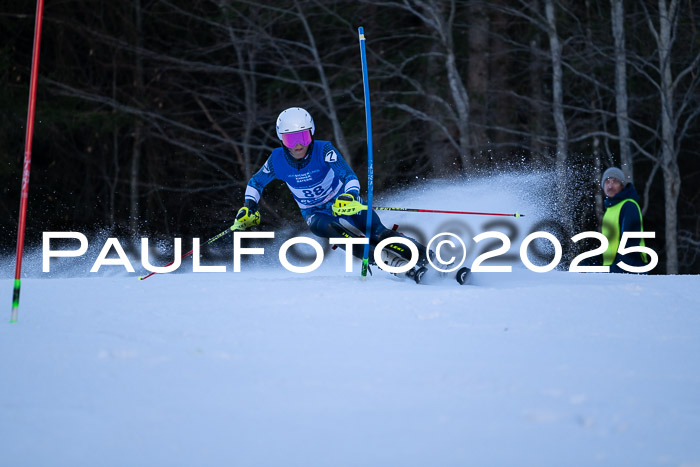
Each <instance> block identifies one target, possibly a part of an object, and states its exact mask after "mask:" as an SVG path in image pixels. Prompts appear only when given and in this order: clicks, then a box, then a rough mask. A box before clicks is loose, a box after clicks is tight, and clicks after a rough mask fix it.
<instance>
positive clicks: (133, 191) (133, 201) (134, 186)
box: [129, 0, 143, 235]
mask: <svg viewBox="0 0 700 467" xmlns="http://www.w3.org/2000/svg"><path fill="white" fill-rule="evenodd" d="M134 13H135V15H134V16H135V20H136V31H135V40H136V44H137V49H136V50H135V51H134V53H135V54H136V57H135V63H134V88H135V89H134V97H135V98H136V99H137V104H138V103H140V100H138V96H140V95H141V93H142V92H143V60H142V58H141V49H142V48H143V44H142V42H143V39H142V34H141V33H142V30H143V27H142V24H143V23H142V19H143V15H142V11H141V0H134ZM133 138H134V139H133V149H132V154H131V173H130V176H129V207H130V209H129V230H130V231H131V233H132V234H133V235H136V234H138V230H139V178H140V177H139V169H140V166H141V154H142V151H143V122H141V120H140V119H137V120H136V122H135V128H134V133H133Z"/></svg>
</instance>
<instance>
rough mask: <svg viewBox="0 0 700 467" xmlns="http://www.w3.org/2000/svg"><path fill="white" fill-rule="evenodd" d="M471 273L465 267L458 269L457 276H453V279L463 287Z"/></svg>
mask: <svg viewBox="0 0 700 467" xmlns="http://www.w3.org/2000/svg"><path fill="white" fill-rule="evenodd" d="M471 272H472V270H471V269H469V268H468V267H466V266H465V267H463V268H460V269H459V271H457V274H456V275H455V279H457V282H459V283H460V285H464V284H466V283H467V281H468V280H469V275H470V274H471Z"/></svg>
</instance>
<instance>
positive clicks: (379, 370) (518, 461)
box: [0, 175, 700, 466]
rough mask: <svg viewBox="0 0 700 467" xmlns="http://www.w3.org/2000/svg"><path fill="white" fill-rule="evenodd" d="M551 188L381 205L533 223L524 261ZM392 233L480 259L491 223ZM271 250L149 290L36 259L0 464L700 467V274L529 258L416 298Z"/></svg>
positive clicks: (414, 197) (1, 419) (14, 327)
mask: <svg viewBox="0 0 700 467" xmlns="http://www.w3.org/2000/svg"><path fill="white" fill-rule="evenodd" d="M544 182H545V180H543V179H542V177H541V176H537V175H532V176H530V177H520V178H517V177H515V178H514V179H508V177H499V178H497V179H495V180H473V181H469V182H463V183H461V184H457V183H456V184H453V185H449V186H444V185H435V184H433V185H431V184H427V187H426V188H424V189H421V190H412V191H404V192H401V193H395V194H394V195H391V196H386V198H385V199H377V200H376V201H375V202H376V204H378V205H389V206H391V205H396V206H405V207H416V208H427V209H433V208H435V209H459V210H480V211H488V210H499V211H506V212H507V211H515V210H518V211H520V212H522V213H525V214H527V217H525V218H521V219H518V220H515V219H513V220H510V221H509V222H511V221H512V222H520V221H522V222H520V223H519V224H516V225H517V227H512V228H511V229H510V232H509V234H513V235H514V237H517V238H513V239H512V240H513V243H512V245H513V246H512V251H513V252H515V253H516V254H517V251H518V248H519V242H520V240H522V238H523V237H524V236H525V235H526V234H527V233H529V229H531V228H532V227H533V226H534V225H536V224H537V223H538V222H540V221H542V220H543V219H546V218H547V216H551V213H550V212H548V211H547V209H546V203H544V202H543V196H542V192H541V187H542V186H543V185H545V183H544ZM487 189H488V190H487ZM494 191H495V192H497V193H498V196H485V195H484V194H483V193H484V192H488V193H493V192H494ZM545 198H546V197H545ZM380 215H381V217H382V219H383V220H384V221H385V223H386V224H391V223H392V222H396V223H399V224H401V225H402V226H409V227H410V224H409V223H410V222H415V223H416V225H417V226H421V227H423V228H424V230H425V235H433V234H434V233H435V232H437V231H442V230H441V229H445V228H446V227H448V228H452V231H453V232H454V231H455V230H457V229H459V228H461V229H463V232H462V233H460V235H462V234H463V233H464V232H466V231H469V232H470V233H469V235H466V234H464V235H465V236H464V239H465V241H467V244H468V246H469V245H471V249H474V248H473V247H474V244H473V243H471V244H470V243H469V238H471V237H473V236H474V235H476V234H478V233H481V232H482V231H484V225H487V224H488V223H489V222H493V221H494V219H492V218H478V219H477V218H469V219H460V220H459V222H457V221H455V220H454V219H450V218H449V216H440V215H433V214H409V213H404V214H401V215H398V214H395V213H388V212H383V213H380ZM421 216H422V217H421ZM464 217H466V216H464ZM460 222H461V224H459V223H460ZM427 225H431V227H430V228H427V227H426V226H427ZM501 227H503V226H501ZM505 230H508V228H507V227H505ZM455 233H459V232H455ZM203 236H204V235H203ZM277 240H278V239H275V242H277ZM95 243H96V247H97V248H98V250H99V247H100V246H101V245H100V244H99V242H98V241H95ZM273 244H274V245H277V243H270V244H269V245H270V246H269V247H267V248H266V251H267V253H266V255H265V257H264V258H263V259H261V260H257V261H250V262H247V263H245V264H244V265H243V272H241V273H233V272H230V271H231V269H232V261H231V260H229V261H224V263H223V264H227V266H228V270H229V272H227V273H192V272H191V262H188V261H185V262H184V263H183V266H182V267H181V271H182V272H181V273H173V274H167V275H156V276H154V277H151V278H150V279H148V280H146V281H138V280H137V279H136V276H137V275H138V274H142V273H143V269H142V268H140V267H139V264H138V259H136V260H134V267H136V269H137V274H128V273H126V272H125V271H124V268H122V267H117V266H106V267H103V268H102V269H101V271H100V272H99V273H96V274H90V273H88V272H87V271H88V270H89V269H90V267H91V266H92V261H94V259H95V257H96V254H97V252H96V251H94V248H91V250H90V252H89V254H88V255H86V259H84V260H80V259H71V258H59V259H57V260H55V261H54V263H53V264H52V271H54V272H51V273H48V274H47V273H41V258H40V255H41V253H40V251H38V252H37V251H29V252H28V254H27V260H26V266H25V268H24V271H25V272H26V274H25V275H26V278H25V279H24V280H23V281H22V296H21V303H20V314H19V322H18V323H15V324H7V323H5V324H0V352H2V355H3V357H4V358H3V363H2V364H0V384H2V389H3V390H2V401H1V402H0V465H2V466H43V465H51V466H95V465H100V466H194V465H202V466H204V465H206V466H389V465H392V466H393V465H396V466H453V465H454V466H457V465H459V466H464V465H479V466H480V465H506V466H513V465H528V466H529V465H538V466H549V465H551V466H561V465H567V466H570V465H614V466H620V465H632V466H645V465H676V466H681V465H682V466H692V465H696V466H697V465H700V443H698V440H699V435H698V434H699V433H700V361H699V359H698V358H699V357H700V339H699V337H700V306H699V305H700V294H698V289H699V288H700V276H654V275H651V276H636V275H616V274H577V273H570V272H567V271H561V270H560V271H552V272H548V273H544V274H537V273H534V272H531V271H529V270H527V269H525V268H524V267H523V265H522V263H521V262H520V261H519V259H518V257H517V256H513V257H512V258H510V259H509V264H512V265H513V272H510V273H480V274H476V273H475V274H474V275H473V277H472V282H471V284H470V285H466V286H460V285H458V284H457V282H456V281H454V280H453V279H451V278H447V279H441V278H438V277H435V275H433V276H432V277H429V278H428V280H427V282H428V283H427V284H421V285H416V284H414V283H412V282H410V281H408V280H401V279H398V278H395V277H393V276H391V275H388V274H386V273H385V272H383V271H377V270H375V274H374V276H372V277H370V278H368V279H367V280H365V281H363V280H361V279H360V278H359V274H358V268H359V265H358V263H355V268H356V270H355V272H353V273H347V272H345V270H344V256H343V253H342V252H339V251H338V252H329V253H328V255H327V257H326V260H325V261H324V263H323V265H322V266H321V267H320V268H319V269H317V270H316V271H314V272H311V273H308V274H294V273H291V272H288V271H286V270H284V269H283V268H282V267H281V266H280V265H279V262H278V261H277V259H276V249H275V247H274V246H272V245H273ZM205 256H206V255H205ZM474 256H475V254H473V253H470V255H469V259H468V263H467V264H470V262H471V261H472V260H473V258H474ZM13 267H14V259H13V258H6V259H4V260H3V261H2V264H0V270H2V272H3V273H4V277H6V278H10V277H12V271H13V269H12V268H13ZM188 271H190V272H188ZM0 287H1V290H2V291H3V292H1V293H0V298H2V297H4V300H5V303H6V304H7V313H8V315H7V316H8V318H9V309H10V303H11V292H12V281H11V280H10V279H4V280H1V281H0Z"/></svg>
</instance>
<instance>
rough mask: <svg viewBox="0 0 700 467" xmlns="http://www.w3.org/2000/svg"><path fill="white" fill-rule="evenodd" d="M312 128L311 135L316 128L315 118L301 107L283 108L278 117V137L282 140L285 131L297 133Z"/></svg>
mask: <svg viewBox="0 0 700 467" xmlns="http://www.w3.org/2000/svg"><path fill="white" fill-rule="evenodd" d="M302 130H311V135H313V134H314V131H315V130H316V125H314V119H313V118H311V115H310V114H309V112H307V111H306V110H304V109H302V108H301V107H290V108H288V109H287V110H283V111H282V113H281V114H280V115H279V117H277V137H278V138H279V139H280V140H281V139H282V135H283V134H285V133H296V132H297V131H302Z"/></svg>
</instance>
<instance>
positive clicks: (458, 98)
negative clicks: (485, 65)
mask: <svg viewBox="0 0 700 467" xmlns="http://www.w3.org/2000/svg"><path fill="white" fill-rule="evenodd" d="M432 8H433V10H434V11H436V12H439V10H440V7H439V5H437V4H435V3H433V6H432ZM454 11H455V4H454V1H452V2H450V14H449V19H448V20H447V21H445V19H444V17H443V16H442V15H438V14H436V16H438V17H439V27H440V29H441V31H440V35H441V37H442V40H443V45H444V47H445V55H446V60H445V68H446V69H447V82H448V84H449V88H450V94H451V95H452V100H453V102H454V104H455V107H456V109H457V130H458V132H459V157H460V160H461V162H462V170H464V171H466V170H469V169H472V168H473V160H472V155H471V144H470V139H469V95H468V94H467V89H466V87H465V86H464V82H463V81H462V76H461V74H460V72H459V70H458V68H457V59H456V57H455V50H454V41H453V39H452V23H453V19H454Z"/></svg>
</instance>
